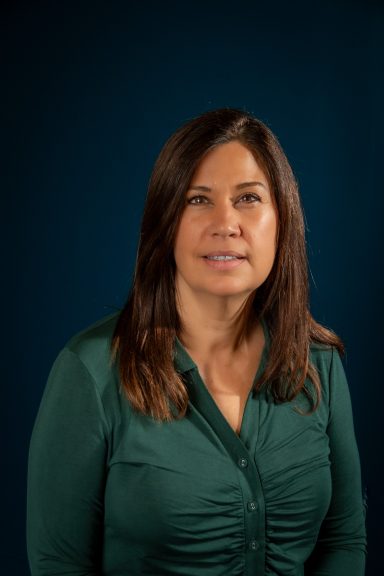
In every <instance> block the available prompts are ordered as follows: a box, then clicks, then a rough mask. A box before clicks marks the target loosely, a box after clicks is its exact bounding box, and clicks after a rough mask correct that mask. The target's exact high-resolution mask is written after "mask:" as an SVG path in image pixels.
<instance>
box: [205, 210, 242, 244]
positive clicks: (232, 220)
mask: <svg viewBox="0 0 384 576" xmlns="http://www.w3.org/2000/svg"><path fill="white" fill-rule="evenodd" d="M211 218H212V219H211V222H210V233H211V234H212V236H217V237H221V238H226V237H232V238H236V237H238V236H240V235H241V228H240V222H239V214H238V212H237V210H236V209H235V208H234V207H233V206H232V204H230V205H227V204H225V205H217V206H215V207H214V209H213V211H212V213H211Z"/></svg>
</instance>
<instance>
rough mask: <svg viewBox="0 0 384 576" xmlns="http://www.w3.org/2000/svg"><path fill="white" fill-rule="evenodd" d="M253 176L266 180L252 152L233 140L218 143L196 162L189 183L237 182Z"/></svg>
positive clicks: (253, 177) (250, 178)
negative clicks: (206, 181) (200, 181)
mask: <svg viewBox="0 0 384 576" xmlns="http://www.w3.org/2000/svg"><path fill="white" fill-rule="evenodd" d="M255 178H258V179H260V178H262V179H263V180H264V181H265V182H266V181H267V179H266V177H265V174H264V171H263V170H262V168H261V166H260V163H258V162H257V160H256V159H255V157H254V155H253V153H252V152H251V151H250V150H249V149H248V148H246V146H244V145H243V144H241V143H240V142H238V141H237V140H235V141H233V142H228V143H226V144H220V145H219V146H216V147H215V148H213V150H210V151H209V152H207V153H206V154H205V156H204V157H203V158H202V159H201V161H200V163H199V164H198V166H197V168H196V170H195V172H194V174H193V177H192V182H191V183H197V181H198V180H210V181H212V180H223V179H225V180H226V181H229V182H231V181H233V182H235V181H236V183H237V181H243V180H252V179H255ZM211 183H212V182H211Z"/></svg>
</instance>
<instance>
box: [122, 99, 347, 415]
mask: <svg viewBox="0 0 384 576" xmlns="http://www.w3.org/2000/svg"><path fill="white" fill-rule="evenodd" d="M233 140H236V141H238V142H240V143H241V144H242V145H244V146H245V147H246V148H247V149H249V150H250V151H251V152H252V153H253V155H254V158H255V160H256V161H257V162H258V163H259V165H260V167H261V168H262V170H263V171H264V173H265V175H266V177H267V179H268V181H269V184H270V187H271V190H272V194H273V198H274V201H275V205H276V208H277V212H278V235H277V247H276V255H275V260H274V264H273V267H272V270H271V272H270V273H269V275H268V277H267V279H266V280H265V281H264V282H263V284H262V285H261V286H260V287H259V288H258V289H257V290H255V291H254V292H253V293H252V294H251V295H250V296H249V297H248V301H247V303H246V306H244V310H243V315H244V319H243V333H244V335H245V334H246V333H247V332H248V331H249V330H250V328H251V327H252V325H254V323H255V322H257V321H258V320H260V319H261V318H263V319H264V320H265V321H266V323H267V325H268V329H269V334H270V349H269V354H268V359H267V363H266V365H265V368H264V371H263V373H262V374H261V376H260V378H259V379H258V381H257V382H255V384H254V386H255V389H256V390H260V389H261V388H262V387H264V388H265V389H266V390H267V393H269V394H270V395H271V397H272V398H273V399H274V401H276V402H287V401H290V400H293V399H294V398H295V397H296V396H297V395H298V394H299V393H300V392H304V393H305V394H306V395H307V396H309V397H310V399H311V404H312V407H311V410H315V409H316V407H317V405H318V403H319V400H320V395H321V385H320V379H319V376H318V373H317V370H316V368H315V367H314V366H313V365H312V364H311V362H310V356H309V348H310V345H311V344H312V343H319V344H323V345H326V346H335V347H336V348H337V349H338V350H339V351H340V352H341V353H343V352H344V347H343V344H342V342H341V340H340V338H339V337H338V336H337V335H336V334H335V333H334V332H332V331H331V330H329V329H327V328H325V327H324V326H321V325H320V324H318V323H317V322H316V321H315V320H314V319H313V317H312V316H311V314H310V311H309V303H308V301H309V287H308V263H307V255H306V245H305V225H304V217H303V211H302V207H301V203H300V197H299V192H298V186H297V183H296V180H295V177H294V175H293V172H292V169H291V167H290V165H289V162H288V160H287V158H286V156H285V154H284V152H283V150H282V148H281V146H280V144H279V142H278V140H277V138H276V137H275V136H274V135H273V134H272V132H271V130H270V129H269V128H268V127H267V126H266V125H265V124H263V123H262V122H261V121H260V120H258V119H256V118H254V117H253V116H252V115H250V114H249V113H247V112H244V111H241V110H237V109H233V108H223V109H218V110H211V111H208V112H206V113H204V114H202V115H200V116H198V117H196V118H193V119H192V120H190V121H188V122H187V123H186V124H184V125H183V126H181V127H180V128H179V129H178V130H177V131H176V132H174V134H172V135H171V136H170V138H169V139H168V140H167V142H166V143H165V145H164V147H163V148H162V150H161V152H160V154H159V156H158V158H157V160H156V162H155V165H154V168H153V172H152V175H151V178H150V182H149V187H148V193H147V198H146V204H145V208H144V213H143V218H142V224H141V235H140V240H139V246H138V253H137V260H136V267H135V273H134V278H133V283H132V288H131V291H130V294H129V297H128V300H127V302H126V304H125V306H124V308H123V310H122V311H121V313H120V315H119V319H118V322H117V325H116V329H115V333H114V336H113V340H112V353H113V358H114V359H115V361H116V362H118V365H119V373H120V379H121V383H122V386H123V388H124V389H125V391H126V394H127V397H128V399H129V401H130V403H131V405H132V406H133V408H134V409H136V410H137V411H139V412H141V413H143V414H146V415H149V416H152V417H153V418H156V419H158V420H166V421H167V420H168V421H169V420H173V419H175V418H182V417H183V416H184V415H185V413H186V410H187V405H188V392H187V388H186V385H185V383H184V382H183V379H182V377H181V375H180V374H178V372H177V371H176V369H175V367H174V361H173V360H174V347H175V338H176V336H178V335H179V334H180V329H181V323H180V318H179V314H178V310H177V305H176V291H175V268H176V267H175V260H174V244H175V238H176V233H177V230H178V225H179V222H180V217H181V215H182V213H183V210H184V208H185V205H186V192H187V190H188V187H189V184H190V182H191V180H192V176H193V174H194V172H195V170H196V168H197V166H198V164H199V162H200V161H201V160H202V158H203V156H204V155H205V154H206V153H207V152H208V151H210V150H212V149H213V148H215V147H216V146H220V145H221V144H225V143H227V142H231V141H233ZM308 382H310V383H311V386H310V387H309V386H308ZM309 389H311V390H310V391H309Z"/></svg>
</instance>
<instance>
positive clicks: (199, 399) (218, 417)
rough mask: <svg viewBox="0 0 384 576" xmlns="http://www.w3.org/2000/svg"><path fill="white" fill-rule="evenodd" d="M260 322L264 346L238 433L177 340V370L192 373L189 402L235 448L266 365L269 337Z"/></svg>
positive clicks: (262, 322) (241, 434)
mask: <svg viewBox="0 0 384 576" xmlns="http://www.w3.org/2000/svg"><path fill="white" fill-rule="evenodd" d="M260 322H261V325H262V328H263V333H264V346H263V349H262V352H261V356H260V362H259V365H258V368H257V370H256V374H255V375H254V378H253V382H252V387H251V389H250V391H249V393H248V396H247V400H246V402H245V405H244V410H243V414H242V418H241V424H240V430H239V432H238V433H237V432H236V430H234V428H232V426H231V424H230V423H229V421H228V420H227V418H226V417H225V416H224V414H223V412H222V411H221V410H220V408H219V406H218V404H217V403H216V401H215V399H214V398H213V396H212V394H211V393H210V392H209V390H208V388H207V386H206V385H205V383H204V381H203V379H202V378H201V376H200V373H199V370H198V367H197V365H196V364H195V362H194V361H193V360H192V358H191V357H190V356H189V354H188V352H187V351H186V350H185V348H184V347H183V345H182V344H181V342H180V341H179V340H178V339H177V346H176V363H177V365H178V369H179V371H180V372H188V371H192V374H191V376H192V378H191V379H190V380H189V379H188V382H187V384H188V392H189V396H190V400H191V401H192V403H194V404H195V407H196V408H197V409H198V410H199V412H200V413H201V414H202V415H203V416H204V417H205V418H206V420H207V421H208V423H210V424H211V425H212V424H214V426H213V427H214V428H216V429H217V430H219V431H221V432H223V431H224V430H225V436H226V438H227V439H229V438H230V437H232V441H231V442H230V444H231V445H232V444H233V442H235V445H236V446H237V445H238V442H239V441H240V442H241V443H242V444H243V442H244V440H245V436H246V433H245V432H246V428H248V426H247V422H248V420H249V412H250V408H251V399H252V397H253V396H254V386H255V382H256V381H257V380H258V379H259V377H260V375H261V374H262V372H263V370H264V368H265V364H266V358H267V351H268V349H269V346H270V337H269V332H268V327H267V324H266V322H265V320H264V319H261V321H260ZM217 430H216V431H217Z"/></svg>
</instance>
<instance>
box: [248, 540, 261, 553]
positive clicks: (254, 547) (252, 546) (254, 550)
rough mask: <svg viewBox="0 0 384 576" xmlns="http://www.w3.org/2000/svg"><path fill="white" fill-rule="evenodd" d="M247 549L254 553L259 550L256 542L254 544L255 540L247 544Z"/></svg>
mask: <svg viewBox="0 0 384 576" xmlns="http://www.w3.org/2000/svg"><path fill="white" fill-rule="evenodd" d="M249 549H250V550H252V552H256V550H258V549H259V544H258V542H256V540H251V541H250V543H249Z"/></svg>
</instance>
